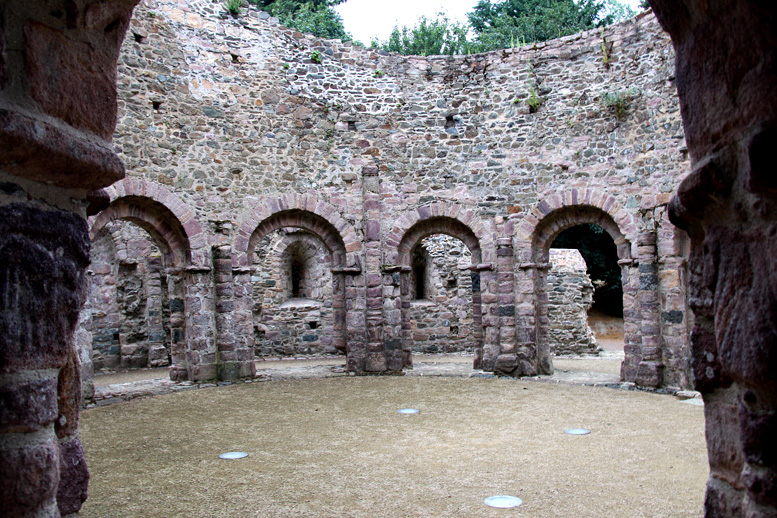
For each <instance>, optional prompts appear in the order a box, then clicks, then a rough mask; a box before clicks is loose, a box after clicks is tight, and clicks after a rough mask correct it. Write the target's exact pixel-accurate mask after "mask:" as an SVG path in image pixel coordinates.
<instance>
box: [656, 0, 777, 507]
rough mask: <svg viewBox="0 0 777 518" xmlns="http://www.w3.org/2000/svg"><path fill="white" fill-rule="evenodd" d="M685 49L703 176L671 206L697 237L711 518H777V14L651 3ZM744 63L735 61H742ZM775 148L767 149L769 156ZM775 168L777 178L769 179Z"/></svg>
mask: <svg viewBox="0 0 777 518" xmlns="http://www.w3.org/2000/svg"><path fill="white" fill-rule="evenodd" d="M650 3H651V5H652V6H653V7H654V9H655V10H656V14H657V16H658V18H659V20H660V21H661V23H662V24H663V25H664V27H665V28H666V29H667V30H668V31H669V32H670V34H671V36H672V38H673V43H674V46H675V49H676V51H677V85H678V93H679V96H680V103H681V108H682V111H683V114H684V125H685V128H686V132H687V139H688V149H689V151H690V155H691V158H692V161H693V163H694V170H693V173H692V174H691V175H690V176H689V177H688V178H687V180H686V181H683V183H682V184H681V185H680V187H679V189H678V194H677V196H676V197H675V199H674V200H673V201H672V205H671V211H672V212H671V216H672V219H673V221H675V222H677V223H678V224H679V225H681V226H683V227H685V228H687V229H688V231H689V234H690V236H691V243H690V245H691V256H690V262H689V271H690V275H691V289H692V293H691V298H690V302H691V306H692V308H693V310H694V318H695V321H696V323H695V328H694V332H693V336H692V340H691V347H692V353H693V369H694V377H695V381H696V385H697V387H698V390H699V391H700V392H702V394H703V395H704V398H705V403H706V405H705V413H706V417H707V419H706V427H707V440H708V445H709V448H708V449H709V457H710V479H709V481H708V483H707V496H706V500H705V515H706V516H708V517H744V516H758V517H761V516H774V515H775V514H777V502H776V501H775V498H774V493H775V488H774V480H775V477H776V474H777V462H775V453H774V448H773V446H772V444H771V443H770V441H764V437H765V436H766V434H774V426H775V425H774V415H775V412H777V397H775V395H777V382H775V379H777V378H775V375H774V373H775V370H777V363H776V362H777V360H776V359H775V358H777V353H775V350H774V347H773V344H774V343H775V342H777V331H775V329H777V327H776V325H775V324H776V323H777V311H775V308H776V307H777V296H776V295H775V293H777V291H776V290H775V286H777V276H775V266H774V264H775V263H774V254H775V250H777V242H775V238H774V236H775V221H777V195H775V192H774V189H773V185H774V184H773V176H774V175H773V174H772V172H773V170H774V167H773V166H772V165H771V159H769V158H768V154H769V153H770V152H771V149H773V148H772V146H771V145H770V144H771V143H773V142H774V130H773V128H774V127H775V125H776V124H777V100H775V98H774V96H771V95H769V94H768V92H772V91H774V90H775V88H777V73H775V70H777V67H775V53H774V49H775V48H777V7H775V6H774V5H773V4H766V3H764V2H757V1H723V2H719V3H718V4H716V5H715V7H714V8H713V9H709V8H708V7H709V6H708V5H707V4H706V3H705V2H698V1H688V2H684V3H681V4H680V3H676V2H667V1H664V0H651V2H650ZM732 57H733V59H732ZM767 150H768V151H767ZM770 171H772V172H770Z"/></svg>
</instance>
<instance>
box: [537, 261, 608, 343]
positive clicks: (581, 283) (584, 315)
mask: <svg viewBox="0 0 777 518" xmlns="http://www.w3.org/2000/svg"><path fill="white" fill-rule="evenodd" d="M550 264H551V268H550V272H549V274H548V320H549V325H548V334H549V335H550V347H551V351H552V352H553V354H555V355H565V354H599V351H600V349H599V346H598V345H597V343H596V336H595V335H594V332H593V331H592V330H591V328H590V327H589V326H588V310H589V309H591V305H592V304H593V293H594V285H593V283H592V282H591V279H590V277H588V274H587V273H586V264H585V260H584V259H583V256H582V255H580V252H579V251H578V250H575V249H574V248H571V249H570V248H551V250H550Z"/></svg>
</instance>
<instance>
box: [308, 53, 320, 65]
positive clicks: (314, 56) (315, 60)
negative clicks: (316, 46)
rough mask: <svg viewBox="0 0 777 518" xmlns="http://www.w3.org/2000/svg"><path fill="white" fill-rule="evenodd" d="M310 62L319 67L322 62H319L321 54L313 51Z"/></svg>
mask: <svg viewBox="0 0 777 518" xmlns="http://www.w3.org/2000/svg"><path fill="white" fill-rule="evenodd" d="M310 61H312V62H313V63H315V64H316V65H320V64H321V62H322V60H321V53H320V52H319V51H317V50H314V51H313V53H312V54H310Z"/></svg>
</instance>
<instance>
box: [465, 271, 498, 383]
mask: <svg viewBox="0 0 777 518" xmlns="http://www.w3.org/2000/svg"><path fill="white" fill-rule="evenodd" d="M470 277H471V279H472V338H473V339H474V340H475V358H474V360H473V362H472V368H474V369H482V370H488V371H493V370H494V365H493V360H495V358H494V359H492V360H491V363H490V364H489V365H490V368H488V369H486V367H485V366H484V363H483V309H482V304H483V299H482V297H481V296H480V272H476V271H473V270H471V269H470Z"/></svg>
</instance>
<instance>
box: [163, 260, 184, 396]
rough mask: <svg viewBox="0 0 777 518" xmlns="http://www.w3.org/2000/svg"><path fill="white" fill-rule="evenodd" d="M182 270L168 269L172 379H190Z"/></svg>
mask: <svg viewBox="0 0 777 518" xmlns="http://www.w3.org/2000/svg"><path fill="white" fill-rule="evenodd" d="M182 273H183V272H182V271H181V270H168V271H167V293H168V298H169V304H170V379H171V380H173V381H185V380H187V379H189V369H188V361H187V354H186V316H185V311H184V310H185V307H186V304H185V303H184V298H185V294H184V276H183V275H182Z"/></svg>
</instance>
